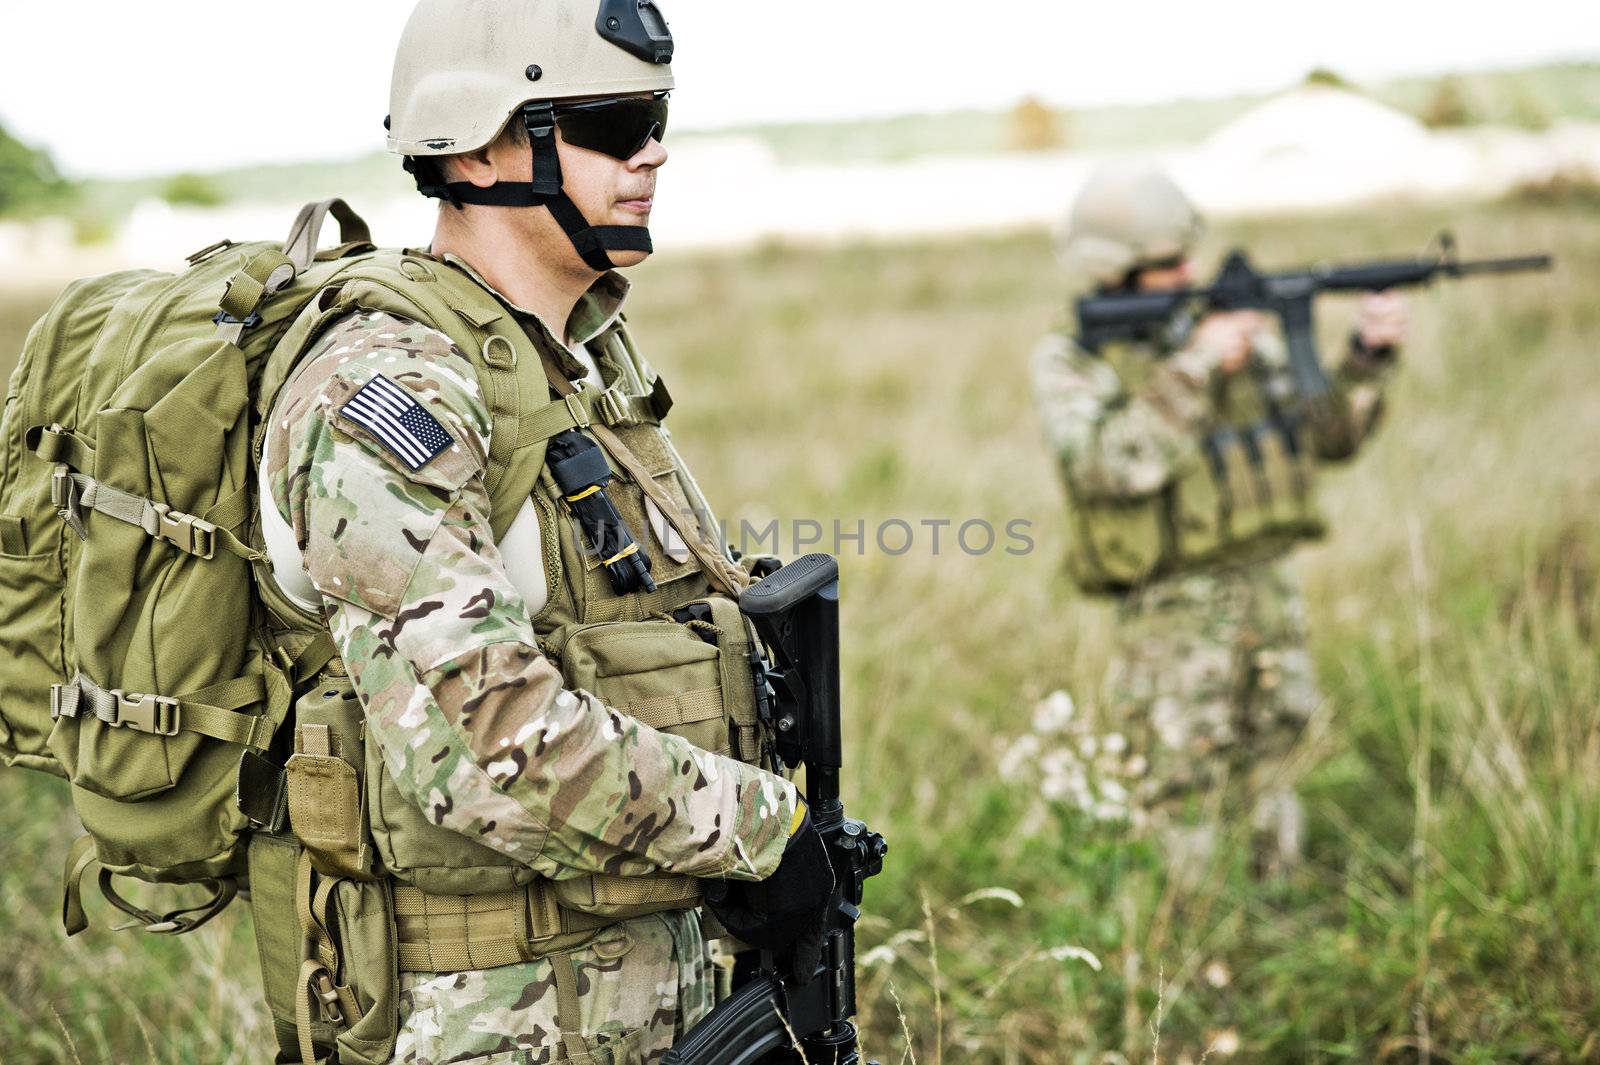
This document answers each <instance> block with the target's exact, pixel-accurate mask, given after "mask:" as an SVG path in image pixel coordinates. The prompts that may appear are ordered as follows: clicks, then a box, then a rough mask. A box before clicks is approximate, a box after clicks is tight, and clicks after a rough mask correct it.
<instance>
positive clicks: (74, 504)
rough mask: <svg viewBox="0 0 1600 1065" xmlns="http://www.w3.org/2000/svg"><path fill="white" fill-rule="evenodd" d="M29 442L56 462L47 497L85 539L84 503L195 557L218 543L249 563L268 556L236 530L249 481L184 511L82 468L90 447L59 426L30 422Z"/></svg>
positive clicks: (90, 463)
mask: <svg viewBox="0 0 1600 1065" xmlns="http://www.w3.org/2000/svg"><path fill="white" fill-rule="evenodd" d="M27 443H28V447H29V448H30V449H31V450H32V451H33V453H34V454H35V455H37V456H39V457H40V458H41V459H43V460H44V461H46V462H49V463H52V464H54V465H55V473H54V475H53V476H52V477H51V480H50V502H51V504H52V505H53V506H55V508H56V510H57V512H58V513H60V515H61V518H62V520H63V521H65V522H66V523H67V524H68V525H69V526H71V527H72V531H73V532H75V533H77V534H78V538H79V539H82V540H87V539H88V538H89V529H88V526H87V525H86V524H85V523H84V520H83V508H85V507H87V508H88V509H90V510H93V511H95V512H97V513H100V514H104V515H105V516H106V517H108V518H115V519H116V520H117V521H120V522H124V523H125V524H128V525H134V526H137V527H139V528H140V529H143V530H144V532H145V534H146V535H147V536H150V537H151V538H152V539H156V540H161V541H164V542H166V543H169V544H171V545H173V546H174V547H176V548H178V550H180V551H183V552H184V553H186V554H190V555H195V556H197V557H199V558H204V559H209V558H214V557H215V556H216V552H217V548H219V547H220V548H222V549H223V550H224V551H227V552H228V553H229V554H233V555H237V556H238V557H240V558H242V559H244V560H245V561H247V562H263V561H265V560H266V556H265V555H262V554H261V553H260V552H258V551H255V550H253V549H252V548H251V547H250V546H249V545H247V544H246V543H244V541H242V540H240V539H239V537H238V536H237V535H235V533H234V530H235V529H238V528H240V527H241V526H243V525H244V523H245V522H246V521H247V520H249V518H250V487H249V486H248V485H247V486H246V487H244V488H241V489H239V490H238V491H236V492H234V493H233V494H232V495H230V496H228V497H227V498H225V499H223V500H221V501H220V502H218V503H217V504H216V506H214V507H212V508H211V509H209V510H208V511H206V513H205V515H204V516H196V515H193V514H185V513H183V512H182V511H178V510H173V509H172V508H171V507H170V506H168V505H167V504H165V503H157V502H156V501H155V500H152V499H146V498H145V497H143V496H138V495H134V494H133V493H131V492H124V491H122V490H121V489H120V488H113V487H111V486H110V485H108V484H104V483H102V482H100V481H97V480H95V479H94V478H93V477H90V476H89V475H88V474H85V473H82V472H80V471H82V470H89V469H93V468H94V447H93V446H92V445H90V444H89V443H88V442H87V441H85V440H83V439H82V438H81V437H79V436H77V435H76V434H74V433H72V432H70V431H68V430H66V429H64V428H62V427H61V426H59V425H50V426H43V425H36V426H34V427H33V428H31V429H29V430H28V433H27Z"/></svg>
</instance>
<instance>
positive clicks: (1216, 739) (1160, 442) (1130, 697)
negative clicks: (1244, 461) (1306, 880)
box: [1033, 323, 1388, 857]
mask: <svg viewBox="0 0 1600 1065" xmlns="http://www.w3.org/2000/svg"><path fill="white" fill-rule="evenodd" d="M1188 332H1189V331H1188V330H1187V328H1186V327H1185V325H1184V324H1183V323H1180V325H1179V326H1178V327H1177V328H1176V329H1175V330H1174V332H1173V334H1172V337H1173V339H1172V340H1171V341H1170V342H1166V343H1161V342H1150V343H1146V344H1140V345H1122V346H1120V347H1117V348H1108V350H1107V351H1105V352H1104V353H1103V357H1099V356H1095V355H1091V354H1090V353H1088V352H1087V351H1085V350H1083V349H1082V348H1081V347H1080V346H1078V345H1077V344H1076V343H1075V341H1074V340H1073V339H1072V338H1071V337H1069V336H1067V335H1065V334H1055V335H1051V336H1049V337H1047V338H1046V339H1045V340H1044V342H1043V343H1042V344H1041V345H1040V347H1039V349H1038V351H1037V353H1036V355H1035V358H1034V365H1033V381H1034V392H1035V396H1036V399H1037V402H1038V406H1039V409H1040V412H1041V415H1042V417H1043V421H1044V425H1045V430H1046V434H1047V437H1048V439H1049V441H1050V443H1051V445H1052V447H1053V449H1054V451H1055V453H1056V455H1057V457H1058V459H1059V462H1060V465H1061V471H1062V474H1063V478H1064V480H1065V481H1066V484H1067V488H1068V494H1069V496H1070V497H1071V503H1072V507H1073V511H1074V513H1073V516H1072V517H1073V521H1074V526H1075V536H1076V543H1075V545H1074V549H1073V555H1072V559H1071V563H1072V567H1073V569H1074V571H1075V573H1076V574H1077V576H1078V577H1079V579H1080V580H1081V581H1082V582H1083V583H1084V584H1085V585H1086V587H1088V588H1089V589H1090V590H1094V591H1100V592H1113V593H1116V594H1118V596H1119V614H1118V625H1117V632H1116V641H1117V652H1116V662H1115V663H1114V666H1113V673H1112V681H1113V695H1112V698H1113V700H1114V703H1115V705H1116V706H1117V708H1118V711H1119V713H1121V714H1122V715H1125V717H1126V720H1125V721H1124V722H1121V723H1119V724H1120V726H1121V727H1123V728H1125V729H1126V730H1127V731H1129V732H1130V733H1132V737H1133V742H1134V743H1135V745H1136V749H1137V750H1140V751H1142V752H1143V753H1144V754H1145V756H1146V758H1147V759H1148V762H1149V776H1148V777H1147V779H1146V780H1144V781H1143V782H1142V783H1141V785H1140V786H1139V789H1138V791H1137V794H1136V799H1137V800H1138V801H1139V802H1140V803H1141V804H1142V806H1143V807H1144V809H1145V810H1146V812H1148V813H1150V814H1151V815H1153V819H1154V820H1155V821H1156V822H1157V823H1162V822H1169V823H1170V822H1172V821H1174V820H1180V819H1176V818H1174V816H1173V815H1175V814H1176V811H1177V810H1178V809H1179V808H1180V807H1183V806H1185V805H1186V804H1190V803H1193V802H1194V801H1195V800H1197V799H1198V798H1200V797H1201V796H1203V795H1204V794H1205V793H1206V792H1207V791H1209V790H1210V789H1211V788H1213V787H1215V786H1218V785H1221V784H1223V783H1225V782H1227V781H1229V780H1232V781H1234V782H1236V785H1237V786H1236V787H1235V788H1232V789H1230V790H1229V792H1227V793H1226V794H1229V795H1230V796H1231V797H1232V799H1233V801H1236V802H1242V803H1244V804H1246V807H1247V808H1251V809H1253V810H1254V812H1255V815H1256V818H1257V822H1258V825H1257V827H1258V829H1261V830H1264V831H1265V832H1267V833H1269V838H1268V839H1267V840H1265V841H1264V842H1265V843H1266V844H1267V846H1268V850H1269V853H1270V852H1271V851H1276V852H1278V854H1280V855H1282V856H1284V857H1293V855H1294V852H1295V851H1297V849H1298V839H1297V833H1298V804H1297V803H1296V802H1295V800H1294V798H1293V788H1294V785H1295V781H1294V779H1293V774H1292V772H1291V771H1290V768H1289V766H1288V765H1287V764H1286V761H1285V757H1286V755H1287V754H1288V753H1289V751H1290V749H1291V748H1292V747H1293V745H1294V743H1295V740H1296V738H1297V737H1298V736H1299V734H1300V732H1301V730H1302V729H1303V728H1304V726H1305V724H1306V722H1307V721H1308V720H1309V719H1310V717H1311V716H1312V714H1313V713H1314V712H1315V710H1316V708H1317V705H1318V703H1319V701H1320V696H1319V694H1318V691H1317V685H1316V681H1315V677H1314V675H1313V671H1312V666H1311V660H1310V657H1309V655H1308V653H1307V651H1306V646H1305V641H1306V629H1305V611H1304V607H1303V605H1302V603H1301V599H1300V593H1299V590H1298V588H1297V586H1296V582H1295V580H1294V578H1293V576H1292V574H1291V573H1290V571H1289V567H1288V561H1287V558H1286V557H1285V556H1286V555H1287V554H1288V553H1289V551H1290V550H1291V549H1292V547H1293V545H1294V543H1295V542H1296V541H1297V540H1300V539H1304V538H1307V537H1310V536H1314V535H1316V534H1317V532H1318V531H1319V523H1318V522H1316V521H1314V520H1311V521H1308V520H1304V518H1303V514H1304V513H1306V512H1305V511H1301V510H1298V509H1297V510H1296V513H1297V514H1298V515H1302V516H1300V517H1296V519H1295V520H1292V521H1283V520H1276V519H1273V518H1271V517H1267V518H1265V519H1262V520H1260V521H1256V522H1254V523H1253V524H1252V523H1251V522H1247V521H1243V520H1241V517H1242V512H1243V511H1245V510H1247V509H1249V506H1250V505H1251V504H1253V506H1254V507H1255V508H1256V509H1258V510H1260V511H1262V512H1263V513H1268V512H1271V511H1272V510H1273V508H1274V507H1276V508H1277V513H1278V514H1279V515H1280V517H1281V516H1282V515H1283V514H1285V513H1287V510H1286V508H1285V501H1284V500H1282V499H1277V500H1274V499H1271V498H1270V495H1271V493H1270V491H1269V490H1267V488H1266V486H1265V484H1264V482H1265V480H1266V479H1265V478H1264V477H1253V478H1248V479H1249V480H1250V481H1251V482H1252V484H1251V485H1250V486H1248V488H1247V491H1246V492H1241V491H1239V488H1240V486H1238V485H1235V486H1234V491H1233V495H1232V497H1231V503H1232V507H1233V514H1232V515H1231V516H1230V520H1231V525H1230V520H1224V521H1220V522H1219V521H1218V520H1217V519H1216V517H1215V516H1214V515H1212V514H1210V513H1199V514H1197V513H1196V512H1195V510H1196V508H1197V507H1208V506H1209V500H1210V499H1211V498H1212V496H1211V495H1210V494H1207V493H1212V494H1218V493H1219V489H1220V488H1221V486H1220V485H1219V484H1218V483H1217V482H1219V481H1222V480H1225V479H1226V477H1225V476H1224V468H1223V467H1222V466H1221V465H1218V464H1216V463H1214V462H1213V461H1212V458H1213V456H1212V455H1210V454H1208V453H1207V448H1206V444H1205V441H1206V440H1207V439H1208V438H1209V439H1216V437H1215V436H1214V435H1213V434H1214V433H1215V431H1216V430H1218V429H1221V428H1227V427H1233V428H1239V427H1241V426H1248V425H1250V424H1255V423H1256V422H1257V419H1258V418H1259V417H1260V415H1261V413H1262V412H1261V410H1260V409H1259V404H1258V403H1257V404H1255V405H1253V404H1252V402H1251V400H1256V401H1259V399H1260V397H1261V396H1262V395H1266V396H1271V397H1272V398H1273V401H1274V402H1282V403H1284V404H1286V405H1287V404H1288V403H1289V402H1291V401H1292V398H1293V397H1292V385H1291V382H1290V379H1289V375H1288V372H1287V359H1286V355H1285V352H1284V350H1283V347H1282V345H1281V343H1280V342H1279V341H1278V340H1277V338H1276V336H1275V335H1273V334H1271V333H1269V332H1263V333H1262V334H1260V335H1259V336H1258V338H1257V342H1256V345H1255V347H1256V352H1255V355H1254V358H1253V363H1254V365H1253V367H1252V368H1250V369H1247V370H1246V371H1244V372H1241V373H1240V374H1238V375H1234V379H1233V381H1232V382H1230V381H1229V380H1226V379H1224V377H1223V375H1222V374H1221V373H1220V371H1219V370H1218V369H1217V358H1216V356H1215V354H1214V353H1212V352H1210V351H1207V350H1206V349H1204V348H1203V347H1200V346H1199V345H1196V344H1192V343H1188V342H1187V336H1188ZM1169 351H1170V352H1171V354H1170V355H1168V356H1167V357H1164V358H1163V357H1162V356H1163V355H1164V354H1166V353H1167V352H1169ZM1387 364H1388V360H1387V359H1384V358H1373V357H1369V356H1367V355H1365V354H1363V353H1362V352H1361V351H1360V350H1358V349H1355V348H1354V347H1353V348H1352V351H1351V354H1350V355H1349V357H1348V358H1347V359H1346V360H1345V361H1344V362H1343V364H1342V365H1341V366H1340V367H1339V369H1338V371H1337V373H1336V374H1335V375H1334V376H1335V380H1334V384H1335V389H1336V398H1335V401H1334V403H1333V405H1332V408H1331V409H1332V410H1333V411H1334V412H1335V413H1334V415H1333V416H1331V417H1329V418H1328V419H1326V420H1324V421H1323V422H1322V423H1321V424H1320V425H1319V426H1318V428H1317V430H1316V431H1315V432H1314V433H1312V434H1311V448H1312V451H1313V452H1314V453H1315V455H1316V457H1318V458H1322V459H1338V458H1344V457H1347V456H1348V455H1350V454H1351V453H1353V452H1354V450H1355V449H1356V447H1357V446H1358V445H1359V443H1360V442H1361V441H1362V440H1363V439H1364V438H1365V437H1366V436H1367V435H1368V433H1369V432H1370V431H1371V429H1372V428H1373V426H1374V425H1375V424H1376V421H1377V415H1378V412H1379V408H1380V405H1381V398H1382V393H1381V385H1382V379H1383V376H1384V367H1385V366H1386V365H1387ZM1234 382H1237V384H1238V385H1239V386H1240V387H1233V384H1234ZM1236 393H1243V395H1239V394H1236ZM1256 465H1257V467H1258V469H1257V470H1256V471H1254V472H1256V473H1258V474H1259V473H1260V470H1259V466H1260V461H1259V460H1258V461H1257V463H1256ZM1197 479H1198V480H1200V481H1203V482H1204V481H1209V482H1210V484H1208V485H1206V488H1205V491H1204V492H1201V493H1199V494H1200V496H1201V498H1202V499H1204V500H1206V501H1207V502H1206V503H1202V504H1195V503H1193V500H1192V499H1191V500H1189V501H1187V502H1188V504H1189V505H1188V506H1187V507H1186V506H1185V505H1183V504H1182V503H1181V502H1180V500H1179V497H1180V496H1183V495H1188V496H1190V497H1193V496H1195V495H1196V492H1195V491H1194V485H1195V482H1196V480H1197ZM1223 490H1224V491H1225V489H1223ZM1248 491H1254V492H1255V493H1256V494H1255V495H1254V496H1252V497H1250V499H1245V498H1242V497H1243V496H1244V495H1245V494H1247V492H1248ZM1307 494H1309V493H1308V492H1307ZM1219 497H1220V495H1219ZM1147 505H1148V506H1149V507H1150V508H1151V510H1152V511H1156V510H1159V511H1160V512H1161V515H1165V516H1168V517H1170V518H1171V526H1172V529H1173V531H1172V532H1171V533H1170V534H1168V535H1167V536H1166V537H1165V539H1163V540H1162V542H1161V544H1160V545H1159V546H1157V547H1153V548H1151V550H1150V553H1149V555H1148V557H1147V558H1146V559H1144V564H1143V565H1142V566H1140V567H1138V573H1137V575H1136V576H1130V575H1129V574H1131V573H1132V572H1133V571H1129V572H1128V573H1125V574H1124V578H1125V579H1124V580H1121V581H1117V580H1109V579H1106V575H1105V573H1104V572H1103V571H1102V570H1100V569H1098V568H1097V566H1098V564H1099V562H1100V561H1101V559H1103V558H1104V557H1105V552H1107V551H1108V550H1110V549H1111V548H1108V546H1107V544H1106V542H1105V539H1104V538H1102V539H1101V541H1100V542H1099V543H1098V544H1096V543H1095V540H1096V536H1097V532H1096V530H1095V529H1094V523H1095V521H1096V520H1097V519H1096V515H1098V514H1103V513H1106V512H1108V511H1109V512H1113V513H1143V511H1141V510H1140V509H1139V508H1141V507H1144V506H1147ZM1157 520H1158V522H1159V521H1160V520H1161V519H1160V517H1158V518H1157ZM1219 526H1221V527H1223V528H1225V529H1228V528H1231V530H1232V535H1229V534H1228V533H1226V532H1225V533H1224V534H1223V535H1220V536H1219V535H1217V531H1218V527H1219ZM1208 538H1209V539H1208ZM1202 543H1206V544H1208V546H1207V547H1206V548H1205V549H1199V548H1198V547H1197V545H1199V544H1202ZM1190 548H1195V550H1193V552H1192V553H1186V550H1187V549H1190ZM1096 550H1098V551H1100V552H1101V556H1099V557H1095V556H1094V551H1096ZM1130 551H1131V553H1137V552H1136V551H1132V549H1130ZM1086 556H1089V557H1088V558H1087V560H1086Z"/></svg>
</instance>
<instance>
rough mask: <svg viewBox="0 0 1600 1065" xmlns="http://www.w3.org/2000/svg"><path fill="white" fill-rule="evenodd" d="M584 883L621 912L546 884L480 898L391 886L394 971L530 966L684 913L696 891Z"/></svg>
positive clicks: (611, 880) (669, 884) (682, 885)
mask: <svg viewBox="0 0 1600 1065" xmlns="http://www.w3.org/2000/svg"><path fill="white" fill-rule="evenodd" d="M591 879H592V880H593V881H594V892H595V894H596V895H597V896H602V897H603V898H604V900H605V901H606V902H608V903H610V904H611V905H613V906H617V907H622V906H626V912H625V913H623V914H620V915H619V914H613V915H606V916H601V915H598V914H591V913H585V912H583V911H581V910H576V909H572V908H570V907H568V906H565V905H563V904H562V903H561V901H560V900H559V899H558V898H557V892H558V891H560V890H561V888H560V887H559V886H557V885H555V884H554V883H552V882H551V881H548V880H536V881H534V882H533V883H531V884H529V885H527V886H526V887H524V888H521V889H520V890H516V891H502V892H495V893H492V894H483V895H430V894H427V893H426V892H423V891H421V890H420V889H418V888H415V887H411V886H409V885H405V884H396V885H394V910H395V929H396V931H397V933H398V936H399V957H400V971H401V972H422V973H450V972H461V971H464V970H471V969H494V968H498V967H499V966H502V965H516V964H518V963H521V962H529V961H534V960H536V959H539V958H544V957H548V956H550V955H552V954H556V953H559V952H561V951H567V950H572V949H574V948H576V947H579V946H581V945H583V944H584V943H586V942H588V941H589V940H590V939H592V938H594V935H595V933H597V932H599V931H601V930H602V929H605V928H610V927H611V926H613V925H616V924H618V923H620V922H621V921H624V920H629V919H631V918H634V917H642V916H645V915H646V914H650V913H661V912H665V911H667V910H681V909H685V908H688V907H691V906H694V905H696V904H697V903H698V902H699V899H700V891H699V885H698V884H697V883H696V882H695V881H693V880H690V879H687V878H682V877H671V878H663V879H657V880H649V879H626V880H625V879H622V878H618V877H594V878H583V880H584V883H585V884H586V885H587V882H588V881H589V880H591ZM624 896H626V897H624Z"/></svg>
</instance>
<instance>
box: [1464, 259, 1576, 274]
mask: <svg viewBox="0 0 1600 1065" xmlns="http://www.w3.org/2000/svg"><path fill="white" fill-rule="evenodd" d="M1555 264H1556V260H1555V256H1553V255H1522V256H1517V257H1515V258H1511V259H1475V260H1473V261H1471V262H1465V263H1451V264H1449V265H1448V267H1447V269H1448V272H1450V273H1452V274H1515V273H1521V272H1522V271H1525V270H1549V269H1551V268H1553V267H1554V266H1555Z"/></svg>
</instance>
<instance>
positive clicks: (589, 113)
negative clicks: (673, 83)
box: [555, 92, 667, 161]
mask: <svg viewBox="0 0 1600 1065" xmlns="http://www.w3.org/2000/svg"><path fill="white" fill-rule="evenodd" d="M555 115H556V128H557V129H559V130H561V139H562V140H564V141H566V142H567V143H568V144H570V145H572V146H573V147H575V148H587V149H589V150H590V151H592V152H603V153H605V154H606V155H609V156H611V157H612V158H613V159H621V160H624V161H626V160H628V159H632V158H633V157H634V156H635V155H637V154H639V149H641V148H643V147H644V146H645V145H646V144H649V143H650V141H651V140H652V139H655V140H658V141H659V140H664V139H665V138H666V135H667V94H666V93H664V92H659V93H656V94H655V95H654V96H651V97H638V96H624V97H618V98H615V99H610V100H592V101H589V102H587V103H578V104H557V105H556V109H555Z"/></svg>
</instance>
